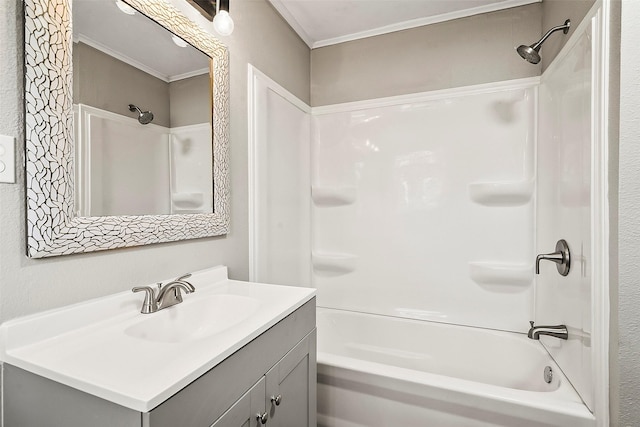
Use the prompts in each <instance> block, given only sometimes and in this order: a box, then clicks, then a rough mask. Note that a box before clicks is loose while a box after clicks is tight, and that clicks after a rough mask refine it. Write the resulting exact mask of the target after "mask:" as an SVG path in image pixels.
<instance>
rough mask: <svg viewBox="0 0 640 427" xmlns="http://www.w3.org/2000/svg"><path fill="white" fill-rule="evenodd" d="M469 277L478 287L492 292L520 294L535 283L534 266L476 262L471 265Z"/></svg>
mask: <svg viewBox="0 0 640 427" xmlns="http://www.w3.org/2000/svg"><path fill="white" fill-rule="evenodd" d="M469 276H470V277H471V279H472V280H473V281H474V282H476V283H477V284H478V285H480V286H482V287H485V288H488V289H490V290H494V291H501V292H519V291H521V290H524V289H525V288H528V287H529V286H530V285H531V283H532V282H533V266H531V265H529V264H516V263H498V262H486V261H485V262H480V261H476V262H470V263H469Z"/></svg>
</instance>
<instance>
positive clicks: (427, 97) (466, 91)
mask: <svg viewBox="0 0 640 427" xmlns="http://www.w3.org/2000/svg"><path fill="white" fill-rule="evenodd" d="M539 84H540V77H527V78H524V79H515V80H507V81H501V82H492V83H483V84H479V85H472V86H461V87H454V88H448V89H440V90H433V91H429V92H419V93H410V94H407V95H397V96H389V97H385V98H374V99H367V100H363V101H354V102H345V103H342V104H332V105H322V106H319V107H312V108H311V113H312V114H313V115H314V116H315V115H322V114H333V113H342V112H347V111H357V110H364V109H369V108H379V107H390V106H394V105H402V104H409V103H412V102H425V101H435V100H438V99H449V98H456V97H460V96H469V95H479V94H483V93H490V92H499V91H503V90H513V89H519V88H522V89H525V88H530V87H535V86H538V85H539Z"/></svg>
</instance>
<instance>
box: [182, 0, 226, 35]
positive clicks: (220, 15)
mask: <svg viewBox="0 0 640 427" xmlns="http://www.w3.org/2000/svg"><path fill="white" fill-rule="evenodd" d="M187 1H188V2H189V3H190V4H191V5H192V6H193V7H195V8H196V9H197V10H198V12H200V13H201V14H202V15H203V16H204V17H205V18H207V19H208V20H209V21H213V28H214V29H215V30H216V32H217V33H218V34H220V35H221V36H228V35H230V34H231V33H232V32H233V27H234V24H233V19H231V15H229V0H217V1H216V0H187Z"/></svg>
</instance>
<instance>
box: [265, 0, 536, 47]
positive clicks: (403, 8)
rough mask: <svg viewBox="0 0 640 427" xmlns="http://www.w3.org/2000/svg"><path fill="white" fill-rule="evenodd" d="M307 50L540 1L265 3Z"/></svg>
mask: <svg viewBox="0 0 640 427" xmlns="http://www.w3.org/2000/svg"><path fill="white" fill-rule="evenodd" d="M269 1H271V3H272V4H273V6H274V7H275V8H276V9H277V10H278V12H280V14H281V15H282V17H283V18H284V19H286V20H287V22H288V23H289V25H291V27H292V28H293V29H294V30H295V31H296V32H297V33H298V35H299V36H300V37H301V38H302V40H304V41H305V43H307V45H309V47H311V48H316V47H321V46H328V45H332V44H336V43H342V42H345V41H349V40H356V39H361V38H364V37H371V36H375V35H379V34H385V33H390V32H393V31H399V30H404V29H407V28H414V27H419V26H422V25H427V24H433V23H436V22H443V21H449V20H452V19H457V18H463V17H465V16H471V15H477V14H480V13H486V12H493V11H496V10H501V9H507V8H510V7H515V6H521V5H524V4H530V3H537V2H540V1H542V0H269Z"/></svg>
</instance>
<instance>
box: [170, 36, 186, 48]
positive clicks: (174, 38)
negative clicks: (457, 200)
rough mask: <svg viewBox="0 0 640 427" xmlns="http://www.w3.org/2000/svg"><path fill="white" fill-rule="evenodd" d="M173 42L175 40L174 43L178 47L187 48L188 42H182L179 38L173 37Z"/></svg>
mask: <svg viewBox="0 0 640 427" xmlns="http://www.w3.org/2000/svg"><path fill="white" fill-rule="evenodd" d="M171 40H173V42H174V43H175V44H176V46H179V47H187V42H186V41H184V40H182V39H181V38H180V37H178V36H175V35H174V36H171Z"/></svg>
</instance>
